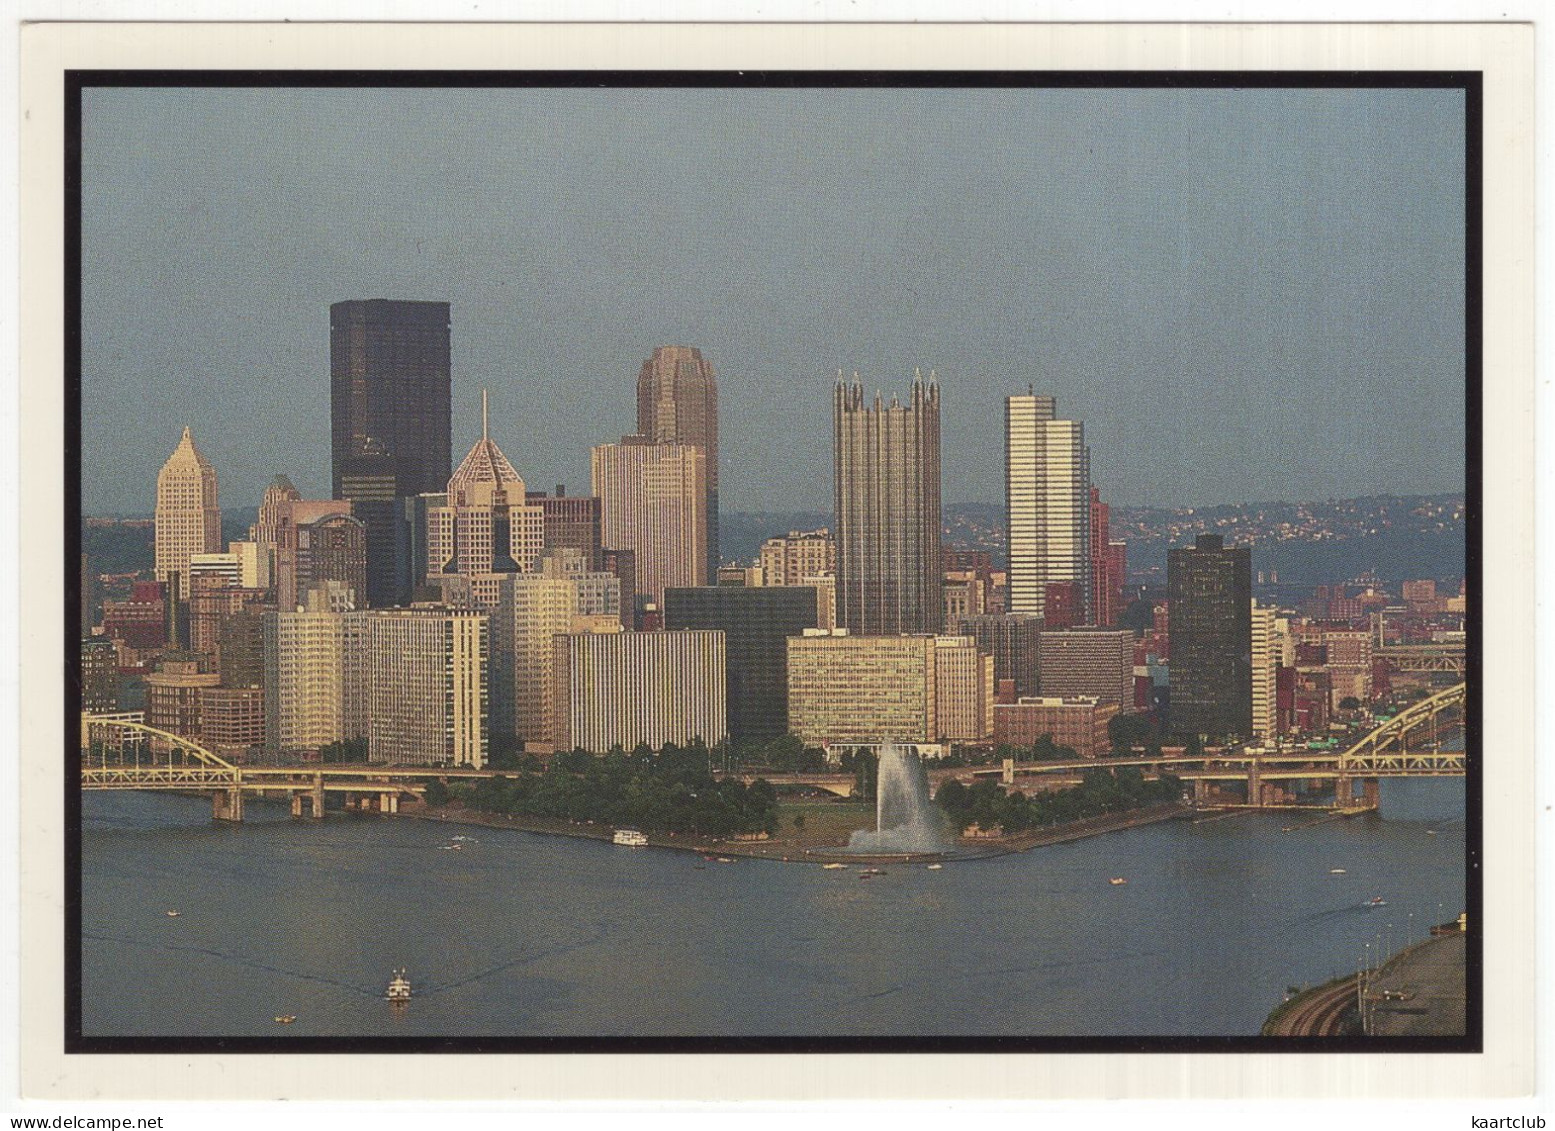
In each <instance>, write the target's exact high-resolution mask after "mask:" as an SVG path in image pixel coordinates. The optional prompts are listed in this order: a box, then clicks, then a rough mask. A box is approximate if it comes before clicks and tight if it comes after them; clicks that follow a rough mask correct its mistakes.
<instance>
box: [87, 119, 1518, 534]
mask: <svg viewBox="0 0 1555 1131" xmlns="http://www.w3.org/2000/svg"><path fill="white" fill-rule="evenodd" d="M84 106H85V112H84V118H85V122H84V159H83V179H84V224H83V246H84V264H85V266H84V271H85V281H84V302H83V335H84V342H83V358H84V386H83V402H84V403H83V415H84V421H83V446H84V452H85V455H84V466H83V481H82V490H83V503H84V506H85V508H86V510H87V512H88V513H100V512H110V511H123V512H144V513H149V512H150V510H151V508H152V504H153V501H154V497H155V478H156V473H157V469H158V468H159V467H160V466H161V464H162V461H163V460H164V459H166V457H167V455H168V453H170V452H171V451H172V449H173V447H174V445H175V444H176V443H177V440H178V436H179V432H180V430H181V429H182V427H183V425H184V424H186V423H187V424H190V425H192V426H193V428H194V434H195V438H196V441H197V442H198V444H199V445H200V447H201V448H202V449H203V450H204V451H205V453H206V454H207V455H208V456H209V457H210V458H211V460H212V461H213V462H214V463H215V465H216V468H217V471H218V473H219V475H220V481H221V502H222V505H223V506H224V507H234V508H235V507H243V506H252V505H255V504H257V503H258V501H259V496H260V494H261V493H262V491H263V489H264V485H265V483H266V482H267V481H268V480H269V478H270V477H271V476H272V475H274V474H275V473H277V472H285V473H287V474H288V475H290V476H291V478H292V479H293V480H294V481H296V483H297V484H298V486H299V487H301V488H302V490H303V491H304V493H305V494H308V495H310V496H320V497H322V496H323V495H324V494H325V493H326V492H327V491H328V487H329V454H330V453H329V304H330V303H332V302H336V301H339V300H342V299H359V298H399V299H425V300H446V301H448V302H450V303H452V306H453V310H452V323H453V331H452V333H453V368H454V435H453V448H454V459H455V462H457V461H458V459H459V458H460V457H461V456H462V455H463V453H464V452H465V451H466V450H468V448H469V447H470V445H471V444H472V443H473V442H474V440H475V439H477V438H478V435H479V429H480V389H481V388H482V387H483V386H486V387H489V388H490V390H491V397H492V410H491V411H492V432H493V437H494V438H495V439H496V440H497V442H498V443H499V444H500V445H501V446H502V448H503V450H504V451H505V452H506V453H507V455H508V457H509V458H510V459H511V460H512V462H513V463H514V465H515V466H516V467H517V469H518V471H519V473H520V474H521V475H522V476H523V477H524V478H525V480H526V481H527V482H528V483H529V484H531V485H532V486H535V487H543V488H545V489H547V490H549V489H550V487H551V485H553V484H554V483H556V482H558V481H563V482H566V483H567V484H568V488H569V491H570V492H573V493H579V494H581V493H585V492H586V491H587V489H588V450H589V447H590V446H591V445H593V444H597V443H603V442H607V441H610V440H614V439H616V438H618V437H619V436H620V435H621V434H622V433H623V432H629V431H631V430H632V428H633V426H634V415H635V400H634V395H633V387H634V382H635V379H636V375H637V371H638V368H639V367H640V365H641V363H642V360H643V359H644V358H645V357H647V356H648V354H649V353H650V352H651V351H652V349H653V347H654V346H656V345H661V344H669V343H677V344H686V345H695V346H699V347H700V348H701V349H702V351H703V354H704V356H706V357H708V358H709V359H710V360H711V361H712V362H713V364H714V366H715V367H716V369H717V371H718V381H719V396H720V424H721V429H722V434H721V445H722V465H721V468H722V483H721V489H722V495H723V505H724V507H725V508H727V509H729V510H758V509H773V510H781V509H810V510H829V509H830V507H831V431H830V429H831V422H830V412H831V399H830V392H831V384H832V381H833V380H834V378H835V375H836V371H837V370H838V369H839V368H841V369H844V370H846V371H847V372H848V373H849V374H850V375H851V374H852V372H853V371H855V370H857V371H858V373H859V374H860V376H861V378H862V379H863V380H864V381H865V383H866V384H867V385H868V386H869V387H870V388H871V389H873V388H875V387H880V388H883V389H884V390H885V391H886V393H887V395H888V396H889V395H890V394H891V393H892V392H893V391H895V392H905V391H906V389H907V388H908V386H909V383H910V381H911V378H912V372H913V369H914V367H922V368H923V370H924V371H925V373H927V371H928V370H929V369H931V368H932V369H935V370H937V371H938V373H939V376H940V380H941V386H942V415H943V425H944V495H945V499H946V500H947V502H962V501H987V502H998V501H1000V500H1001V499H1002V497H1003V474H1004V473H1003V450H1002V433H1001V429H1002V421H1003V397H1004V396H1005V395H1006V394H1008V393H1012V392H1024V391H1025V389H1026V387H1027V385H1028V384H1030V385H1032V386H1034V387H1035V389H1036V391H1037V392H1049V393H1053V394H1055V395H1056V396H1057V397H1058V402H1059V411H1060V413H1061V414H1062V415H1064V416H1066V417H1078V418H1079V419H1082V420H1084V421H1085V422H1086V434H1087V439H1088V440H1089V443H1090V446H1091V466H1092V474H1093V478H1094V479H1095V481H1096V482H1097V483H1098V484H1099V485H1100V486H1101V488H1102V491H1103V494H1104V497H1106V498H1108V499H1110V500H1111V501H1113V502H1114V503H1118V504H1159V505H1199V504H1208V503H1217V502H1239V501H1252V500H1263V499H1292V500H1294V499H1305V498H1323V497H1328V496H1347V495H1358V494H1371V493H1380V492H1416V491H1447V490H1457V489H1461V488H1462V487H1463V474H1464V472H1463V462H1464V461H1463V417H1462V405H1463V380H1464V377H1463V374H1464V338H1463V256H1464V243H1463V226H1464V220H1463V208H1464V202H1463V191H1462V186H1463V180H1464V169H1463V130H1464V101H1463V96H1462V94H1461V92H1458V91H1433V90H1413V91H1408V90H1406V91H1369V90H1353V91H1352V90H1312V91H1300V90H1297V91H1262V90H1241V91H1232V90H1220V91H1216V90H1190V91H1161V90H1137V91H1129V90H1114V91H1079V90H936V91H864V90H811V91H792V90H718V91H686V90H678V91H652V90H619V89H618V90H603V91H600V90H507V91H452V90H425V91H418V90H370V91H334V90H263V89H254V90H108V89H96V90H89V91H87V92H86V94H85V98H84ZM1492 205H1493V202H1492Z"/></svg>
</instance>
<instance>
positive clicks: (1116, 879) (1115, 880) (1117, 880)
mask: <svg viewBox="0 0 1555 1131" xmlns="http://www.w3.org/2000/svg"><path fill="white" fill-rule="evenodd" d="M1107 882H1108V883H1109V884H1111V885H1112V886H1113V887H1115V888H1116V887H1122V886H1123V885H1124V884H1126V883H1128V881H1127V880H1126V879H1124V878H1123V877H1122V876H1113V877H1112V879H1110V880H1108V881H1107Z"/></svg>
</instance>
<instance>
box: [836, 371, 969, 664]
mask: <svg viewBox="0 0 1555 1131" xmlns="http://www.w3.org/2000/svg"><path fill="white" fill-rule="evenodd" d="M832 424H833V440H834V448H833V452H834V457H835V475H834V483H835V487H836V496H835V499H836V512H835V513H836V523H835V524H834V525H835V528H836V539H837V623H838V624H839V625H841V626H842V627H844V628H846V629H848V630H849V631H850V632H854V633H862V634H864V635H866V636H890V635H895V634H897V633H922V632H937V631H939V629H940V628H941V626H942V625H943V623H944V621H943V618H944V613H945V610H944V595H943V593H944V575H943V574H942V573H941V572H940V475H939V383H938V381H936V379H935V377H934V374H932V373H930V374H929V379H928V381H927V382H925V381H924V380H923V379H922V377H921V376H919V375H916V374H915V375H914V377H913V383H912V399H911V401H910V402H909V403H908V404H906V405H902V404H898V403H897V401H896V400H895V398H893V399H892V401H891V403H890V404H889V405H885V404H884V403H883V402H882V400H881V397H880V394H879V393H876V394H875V401H874V404H873V405H872V406H871V405H868V404H866V403H865V401H864V387H863V385H861V384H860V383H859V381H858V375H857V374H855V375H854V379H853V383H852V384H851V385H849V384H845V383H844V382H843V380H842V375H841V374H840V373H839V374H838V375H837V386H836V389H835V390H834V392H833V420H832Z"/></svg>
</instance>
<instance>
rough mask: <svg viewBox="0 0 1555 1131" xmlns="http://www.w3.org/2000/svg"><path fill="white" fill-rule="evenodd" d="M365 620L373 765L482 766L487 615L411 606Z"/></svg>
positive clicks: (375, 612)
mask: <svg viewBox="0 0 1555 1131" xmlns="http://www.w3.org/2000/svg"><path fill="white" fill-rule="evenodd" d="M365 620H366V623H367V652H368V656H369V663H368V679H367V685H368V688H367V696H368V719H367V758H368V761H371V762H397V763H401V764H408V765H452V766H469V767H471V768H473V769H480V768H481V767H482V766H484V765H485V764H486V755H487V731H486V714H487V710H488V701H487V690H488V688H487V676H486V667H487V663H488V660H489V656H490V652H489V647H490V646H489V636H488V625H487V618H486V617H485V615H484V614H481V613H477V612H472V611H468V610H460V609H447V608H442V607H440V606H412V607H411V608H408V609H375V610H373V611H372V612H369V613H368V614H366V617H365Z"/></svg>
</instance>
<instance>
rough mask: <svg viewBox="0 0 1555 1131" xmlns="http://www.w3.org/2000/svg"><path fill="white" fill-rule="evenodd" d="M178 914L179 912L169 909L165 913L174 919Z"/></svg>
mask: <svg viewBox="0 0 1555 1131" xmlns="http://www.w3.org/2000/svg"><path fill="white" fill-rule="evenodd" d="M179 914H180V913H179V912H177V911H169V912H168V913H167V917H168V918H169V919H176V918H178V916H179Z"/></svg>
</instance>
